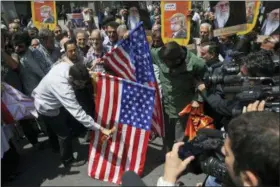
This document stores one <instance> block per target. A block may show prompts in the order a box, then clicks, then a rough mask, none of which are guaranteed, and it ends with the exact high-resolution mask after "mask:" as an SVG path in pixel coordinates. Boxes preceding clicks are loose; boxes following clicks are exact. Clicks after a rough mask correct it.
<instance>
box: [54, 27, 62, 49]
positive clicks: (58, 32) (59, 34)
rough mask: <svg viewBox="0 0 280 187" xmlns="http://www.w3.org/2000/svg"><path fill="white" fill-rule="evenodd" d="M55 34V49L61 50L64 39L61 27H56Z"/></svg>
mask: <svg viewBox="0 0 280 187" xmlns="http://www.w3.org/2000/svg"><path fill="white" fill-rule="evenodd" d="M53 33H54V42H55V43H54V45H55V47H57V48H60V40H61V39H62V37H63V35H62V29H61V26H60V25H56V26H55V29H54V31H53Z"/></svg>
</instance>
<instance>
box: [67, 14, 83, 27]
mask: <svg viewBox="0 0 280 187" xmlns="http://www.w3.org/2000/svg"><path fill="white" fill-rule="evenodd" d="M66 15H67V20H69V24H72V26H71V27H70V28H83V27H85V22H84V16H83V14H82V13H72V14H66Z"/></svg>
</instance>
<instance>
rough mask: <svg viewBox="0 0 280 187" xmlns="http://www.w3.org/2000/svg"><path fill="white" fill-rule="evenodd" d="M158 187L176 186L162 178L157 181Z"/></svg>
mask: <svg viewBox="0 0 280 187" xmlns="http://www.w3.org/2000/svg"><path fill="white" fill-rule="evenodd" d="M157 186H175V184H174V183H171V182H167V181H165V180H163V177H160V178H159V179H158V181H157Z"/></svg>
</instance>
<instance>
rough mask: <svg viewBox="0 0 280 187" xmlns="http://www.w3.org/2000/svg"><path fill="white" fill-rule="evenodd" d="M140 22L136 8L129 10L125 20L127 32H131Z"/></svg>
mask: <svg viewBox="0 0 280 187" xmlns="http://www.w3.org/2000/svg"><path fill="white" fill-rule="evenodd" d="M139 21H140V14H139V11H138V9H137V7H135V6H133V7H130V9H129V15H128V19H127V27H128V29H129V30H132V29H134V28H135V27H136V25H137V24H138V23H139Z"/></svg>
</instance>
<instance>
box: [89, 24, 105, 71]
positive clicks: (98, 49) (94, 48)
mask: <svg viewBox="0 0 280 187" xmlns="http://www.w3.org/2000/svg"><path fill="white" fill-rule="evenodd" d="M89 40H90V41H91V44H92V45H91V48H90V49H89V51H88V53H87V56H86V66H87V67H89V68H92V67H93V69H91V70H92V71H94V72H103V73H104V72H105V69H104V67H103V64H101V63H100V61H101V58H102V57H103V56H104V55H105V54H106V53H107V49H106V47H104V46H103V44H102V42H103V40H104V39H103V37H102V34H101V31H100V30H98V29H96V30H93V31H92V33H91V35H90V37H89ZM97 64H98V65H97Z"/></svg>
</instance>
